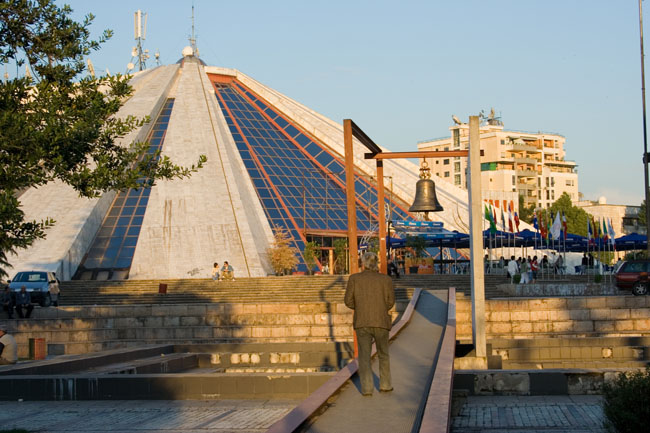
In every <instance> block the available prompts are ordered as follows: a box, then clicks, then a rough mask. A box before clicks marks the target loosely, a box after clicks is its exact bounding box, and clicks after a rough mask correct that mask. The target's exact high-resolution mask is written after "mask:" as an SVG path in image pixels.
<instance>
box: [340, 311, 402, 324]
mask: <svg viewBox="0 0 650 433" xmlns="http://www.w3.org/2000/svg"><path fill="white" fill-rule="evenodd" d="M393 314H398V313H397V312H394V313H393ZM353 318H354V316H353V315H352V314H335V315H334V316H332V319H333V321H332V322H333V323H334V324H335V325H351V324H352V320H353Z"/></svg>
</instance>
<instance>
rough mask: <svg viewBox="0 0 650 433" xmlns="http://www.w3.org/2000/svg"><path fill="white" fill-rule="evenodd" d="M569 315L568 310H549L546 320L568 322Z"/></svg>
mask: <svg viewBox="0 0 650 433" xmlns="http://www.w3.org/2000/svg"><path fill="white" fill-rule="evenodd" d="M570 318H571V314H569V310H549V312H548V320H569V319H570Z"/></svg>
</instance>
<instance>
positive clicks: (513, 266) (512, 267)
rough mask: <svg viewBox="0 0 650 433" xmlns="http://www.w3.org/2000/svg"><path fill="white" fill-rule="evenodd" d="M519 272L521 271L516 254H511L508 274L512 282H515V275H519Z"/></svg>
mask: <svg viewBox="0 0 650 433" xmlns="http://www.w3.org/2000/svg"><path fill="white" fill-rule="evenodd" d="M518 273H519V266H518V265H517V261H516V260H515V256H511V257H510V261H509V262H508V275H509V276H510V282H511V283H514V281H515V275H517V274H518Z"/></svg>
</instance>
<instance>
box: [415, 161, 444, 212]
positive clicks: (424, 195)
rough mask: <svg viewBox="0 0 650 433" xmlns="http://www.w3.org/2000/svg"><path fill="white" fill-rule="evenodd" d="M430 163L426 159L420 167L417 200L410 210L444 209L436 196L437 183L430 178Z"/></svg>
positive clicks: (416, 192)
mask: <svg viewBox="0 0 650 433" xmlns="http://www.w3.org/2000/svg"><path fill="white" fill-rule="evenodd" d="M430 177H431V174H430V173H429V165H428V164H427V163H426V161H424V162H423V163H422V166H421V167H420V180H418V183H417V184H416V185H415V200H414V201H413V204H412V205H411V207H410V208H409V212H440V211H442V210H444V209H443V208H442V206H441V205H440V202H439V201H438V197H436V184H435V183H434V182H433V181H432V180H431V179H430Z"/></svg>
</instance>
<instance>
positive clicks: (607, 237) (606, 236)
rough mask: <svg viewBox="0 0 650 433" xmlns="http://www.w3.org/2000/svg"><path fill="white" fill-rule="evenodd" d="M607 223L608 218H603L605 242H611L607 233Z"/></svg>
mask: <svg viewBox="0 0 650 433" xmlns="http://www.w3.org/2000/svg"><path fill="white" fill-rule="evenodd" d="M605 221H607V218H603V240H604V241H605V242H607V241H608V240H609V236H608V233H607V224H605Z"/></svg>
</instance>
